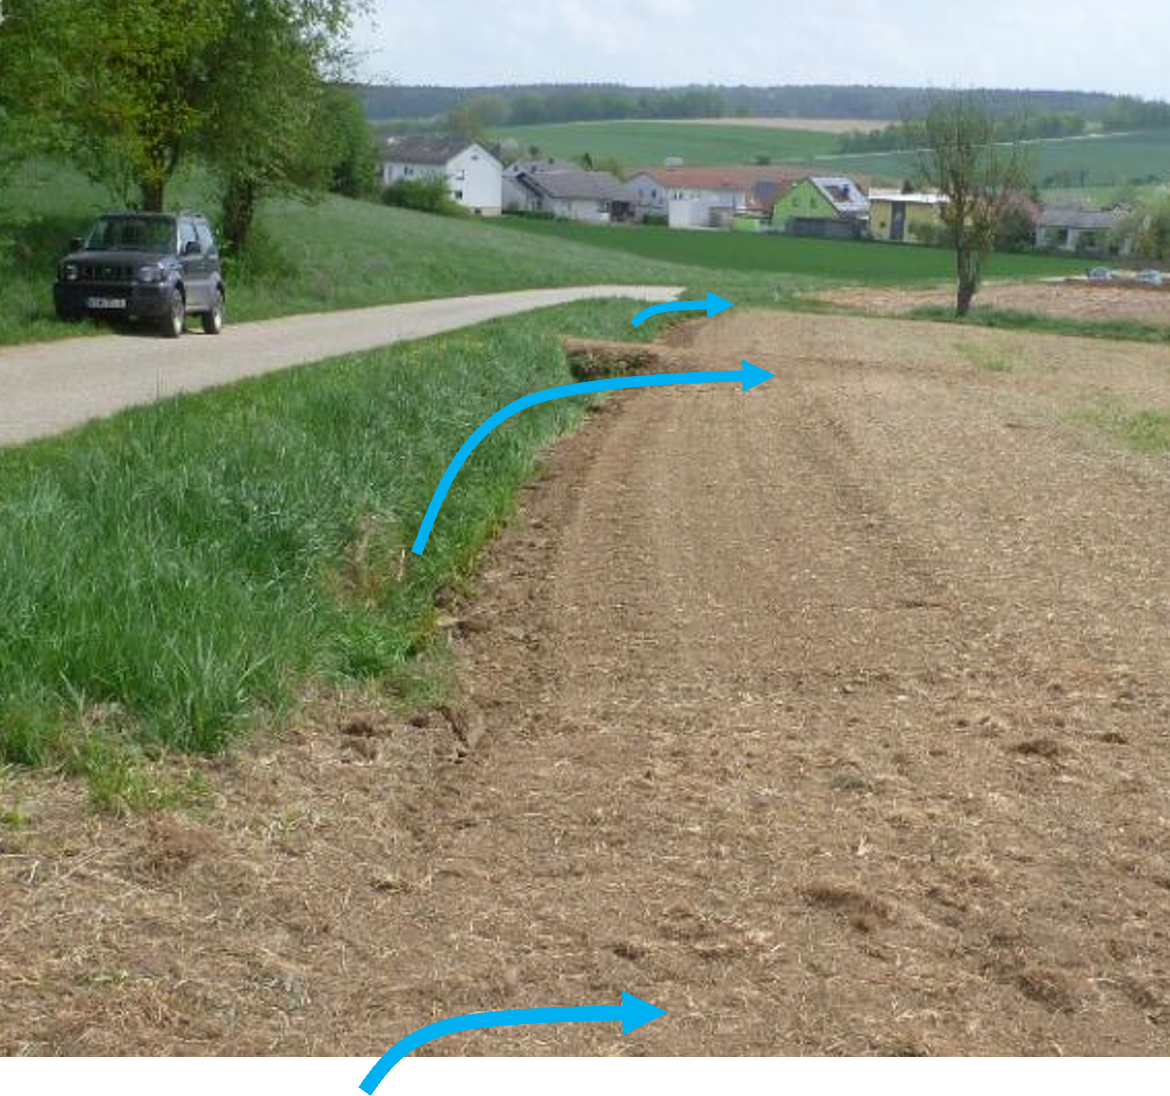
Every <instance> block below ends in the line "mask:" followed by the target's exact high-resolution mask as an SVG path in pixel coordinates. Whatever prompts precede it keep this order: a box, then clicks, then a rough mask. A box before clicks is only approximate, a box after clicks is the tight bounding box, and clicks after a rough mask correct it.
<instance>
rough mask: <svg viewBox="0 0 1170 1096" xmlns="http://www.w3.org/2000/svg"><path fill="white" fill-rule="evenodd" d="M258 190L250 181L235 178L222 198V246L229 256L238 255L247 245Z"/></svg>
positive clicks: (253, 218)
mask: <svg viewBox="0 0 1170 1096" xmlns="http://www.w3.org/2000/svg"><path fill="white" fill-rule="evenodd" d="M258 197H259V188H258V187H257V186H256V184H255V183H254V182H253V181H252V180H251V179H243V178H240V177H239V176H235V177H233V178H232V179H231V181H230V182H229V183H228V185H227V191H226V192H225V193H224V196H223V244H224V250H225V251H226V252H227V253H228V254H229V255H239V254H240V252H242V251H243V250H244V248H245V246H246V245H247V243H248V237H249V236H250V235H251V232H252V222H253V221H254V220H255V218H256V202H257V199H258Z"/></svg>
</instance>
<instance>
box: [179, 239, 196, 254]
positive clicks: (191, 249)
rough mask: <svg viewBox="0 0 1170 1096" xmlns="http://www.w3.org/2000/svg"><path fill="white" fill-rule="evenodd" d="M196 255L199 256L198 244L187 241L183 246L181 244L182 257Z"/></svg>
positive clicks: (193, 241)
mask: <svg viewBox="0 0 1170 1096" xmlns="http://www.w3.org/2000/svg"><path fill="white" fill-rule="evenodd" d="M198 254H199V244H198V242H197V241H195V240H188V241H187V242H186V243H185V244H183V255H184V256H186V255H198Z"/></svg>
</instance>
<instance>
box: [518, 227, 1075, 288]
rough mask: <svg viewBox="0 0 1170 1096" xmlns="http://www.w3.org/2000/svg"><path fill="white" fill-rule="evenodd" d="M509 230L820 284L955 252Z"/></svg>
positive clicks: (881, 280) (1015, 272)
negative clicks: (803, 279) (814, 281)
mask: <svg viewBox="0 0 1170 1096" xmlns="http://www.w3.org/2000/svg"><path fill="white" fill-rule="evenodd" d="M504 223H505V225H506V226H507V227H508V228H509V229H511V230H512V231H514V232H517V233H525V234H528V235H532V236H534V237H537V238H539V239H541V240H542V241H547V240H549V239H550V238H552V239H557V240H562V241H564V242H565V243H566V244H569V243H572V244H587V245H589V246H590V247H594V248H598V249H605V250H609V251H612V252H620V253H623V254H626V255H629V256H630V259H631V261H651V260H652V261H657V262H667V263H675V264H679V265H680V266H686V267H691V268H694V267H707V268H709V269H711V270H713V271H721V272H722V271H729V270H733V271H737V272H738V273H740V274H741V275H742V274H746V273H748V272H753V271H754V272H758V273H759V274H760V275H789V276H792V277H798V278H807V279H810V280H816V281H821V282H837V283H859V284H873V285H910V284H916V283H917V284H922V283H930V282H939V281H946V280H947V279H949V278H953V277H954V275H955V257H954V253H953V252H951V251H947V250H945V249H943V248H928V247H912V246H909V245H903V244H885V243H875V242H868V241H853V240H810V239H799V238H794V237H790V236H748V235H743V234H741V233H734V232H685V231H680V230H677V229H669V228H643V227H627V226H594V225H582V224H572V223H569V222H564V221H540V220H529V219H526V218H520V217H509V218H506V219H505V222H504ZM1083 270H1084V263H1083V262H1081V261H1079V260H1077V259H1063V258H1054V257H1050V256H1044V255H994V256H992V257H991V260H990V262H989V266H988V271H987V273H988V275H989V276H990V277H993V278H1020V279H1030V278H1046V277H1061V276H1064V275H1068V274H1077V273H1083Z"/></svg>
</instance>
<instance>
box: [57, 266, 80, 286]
mask: <svg viewBox="0 0 1170 1096" xmlns="http://www.w3.org/2000/svg"><path fill="white" fill-rule="evenodd" d="M61 273H62V274H63V275H64V276H65V280H66V281H67V282H75V281H77V279H78V277H79V276H80V275H81V270H80V268H79V267H78V265H77V264H76V263H66V264H65V265H64V266H63V267H62V268H61Z"/></svg>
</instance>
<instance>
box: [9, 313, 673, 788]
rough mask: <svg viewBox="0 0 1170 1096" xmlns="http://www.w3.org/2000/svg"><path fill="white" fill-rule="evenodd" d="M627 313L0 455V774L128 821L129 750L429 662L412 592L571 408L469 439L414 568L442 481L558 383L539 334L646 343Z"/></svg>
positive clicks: (421, 596)
mask: <svg viewBox="0 0 1170 1096" xmlns="http://www.w3.org/2000/svg"><path fill="white" fill-rule="evenodd" d="M631 308H632V306H631V305H630V303H629V302H626V303H615V302H604V303H593V304H586V305H578V306H573V307H569V308H564V309H558V310H555V311H551V312H544V313H537V314H534V315H530V316H526V317H522V318H517V319H510V320H506V321H500V322H497V323H493V324H489V325H486V326H483V327H480V328H476V329H473V330H470V331H467V332H464V333H459V334H453V335H450V336H445V337H441V338H437V339H431V340H426V341H422V342H417V343H413V344H407V345H403V346H399V347H392V348H388V349H385V350H383V351H379V352H376V353H372V354H367V355H361V356H355V357H348V358H342V359H338V360H336V361H333V362H330V363H327V364H324V365H321V366H314V367H309V368H304V369H299V370H294V371H291V372H288V373H283V374H279V375H276V376H272V377H267V378H262V379H258V380H254V381H249V382H245V383H242V384H238V385H235V386H233V387H231V388H226V389H220V390H216V391H212V392H208V393H204V394H200V395H195V396H188V397H184V398H180V399H175V400H171V401H169V402H165V403H162V404H159V405H157V406H154V407H150V408H146V409H138V410H132V411H128V412H125V413H123V414H121V415H118V416H116V417H115V418H113V419H111V420H108V421H105V422H101V423H97V424H94V425H92V426H89V427H86V428H85V429H83V430H81V431H79V432H77V433H75V434H73V435H69V436H66V437H63V438H58V439H53V440H49V441H45V442H41V443H37V444H35V445H30V446H26V447H23V448H19V449H11V450H6V451H2V452H0V606H3V612H0V761H7V762H10V763H19V764H26V765H33V766H46V765H49V766H53V765H57V766H62V767H63V768H65V769H66V770H68V771H72V772H79V773H83V774H85V775H87V776H88V777H89V778H90V780H91V786H92V787H93V788H94V794H95V795H96V796H97V797H98V799H99V800H101V801H103V802H120V801H124V800H126V799H131V800H132V799H134V798H135V797H136V796H138V797H139V798H140V797H141V796H140V793H139V791H136V787H137V786H136V785H135V784H134V782H133V772H134V764H133V762H134V759H135V758H136V757H138V756H139V751H140V750H141V749H143V748H144V747H150V746H152V745H154V746H161V747H164V748H167V749H177V750H182V751H194V752H212V751H216V750H219V749H221V748H223V747H224V746H226V745H228V744H229V743H231V742H232V741H233V740H234V739H235V738H236V737H237V736H238V735H240V734H241V732H243V731H244V730H245V728H246V727H247V726H248V724H249V721H250V719H251V717H253V716H254V715H255V714H256V713H257V712H259V711H263V710H280V709H281V708H282V707H283V706H285V705H286V704H288V703H289V702H290V701H291V700H293V699H294V698H295V697H296V695H297V692H298V689H299V688H300V687H301V686H302V685H304V684H305V683H306V682H308V681H311V680H321V679H326V680H337V679H341V680H347V679H371V678H373V679H378V680H380V681H382V682H389V683H390V684H391V685H393V683H394V681H395V680H396V675H402V674H403V672H404V671H405V670H406V669H407V668H408V667H409V666H410V665H411V664H412V660H414V659H416V657H417V656H419V655H420V654H422V653H424V652H426V651H427V649H428V646H429V645H430V644H431V642H432V637H433V634H434V614H435V609H434V594H435V592H436V590H437V589H438V588H440V587H441V586H443V585H445V584H448V583H450V582H452V581H454V580H455V579H456V577H457V576H458V575H460V574H461V573H463V572H464V571H465V570H466V569H467V568H468V566H469V565H470V564H471V563H472V561H473V560H474V558H475V556H476V553H477V552H478V551H479V550H480V548H481V546H482V545H483V544H484V543H485V541H487V540H488V539H489V538H490V537H491V536H492V535H493V534H494V533H495V532H496V531H497V529H498V528H499V526H500V525H501V523H502V522H503V521H504V520H505V519H506V517H507V516H508V514H509V512H510V511H511V509H512V507H513V504H514V499H515V496H516V492H517V491H518V489H519V487H520V486H521V485H522V483H523V482H524V481H525V480H526V479H528V478H529V477H530V476H531V474H532V470H533V467H534V462H535V460H536V455H537V453H538V451H539V450H540V449H541V447H542V446H544V445H545V444H547V443H548V442H549V441H550V440H551V439H552V438H554V437H555V436H556V435H557V434H559V433H561V432H562V431H564V430H566V429H567V428H569V427H570V426H571V425H572V424H573V423H574V422H575V421H576V420H577V418H578V417H579V416H580V415H581V414H582V410H583V405H582V403H581V402H580V401H574V402H565V401H561V402H556V403H551V404H546V405H543V406H541V407H539V408H537V409H534V410H532V411H530V412H527V413H525V414H524V415H522V416H520V417H518V418H517V419H514V420H512V422H510V423H509V424H507V425H506V426H505V427H503V428H502V429H501V430H499V431H497V432H496V433H495V434H494V435H492V437H491V438H490V439H489V440H488V441H486V442H485V443H484V445H483V446H482V447H481V448H480V449H479V450H478V451H477V452H476V454H475V455H474V456H473V457H472V459H471V460H470V461H469V463H468V465H467V466H466V468H465V469H464V470H463V471H462V473H461V474H460V476H459V479H458V480H457V482H456V485H455V487H454V488H453V489H452V491H451V493H450V495H449V497H448V498H447V500H446V502H445V504H444V507H443V511H442V514H441V515H440V518H439V521H438V523H437V524H436V526H435V529H434V532H433V535H432V537H431V540H430V543H429V545H428V548H427V551H426V554H425V556H424V557H422V558H418V557H415V556H413V555H411V553H410V544H411V540H412V537H413V534H414V532H415V531H416V529H417V526H418V523H419V522H420V520H421V519H422V516H423V514H424V512H425V510H426V507H427V505H428V503H429V502H430V498H431V495H432V493H433V491H434V489H435V487H436V485H437V484H438V482H439V480H440V478H441V475H442V473H443V471H444V470H445V468H446V466H447V464H448V463H449V461H450V460H451V458H452V457H453V456H454V454H455V453H456V451H457V450H458V448H459V446H460V445H462V443H463V442H464V441H465V440H466V439H467V437H468V436H469V435H470V434H471V433H472V432H473V431H474V430H475V428H476V427H478V426H479V425H480V424H481V423H482V422H484V421H485V420H486V419H487V418H489V417H490V416H491V415H492V414H494V413H495V412H496V411H498V410H499V409H500V408H501V407H503V406H505V405H506V404H508V403H510V402H511V401H513V400H514V399H517V398H519V397H521V396H523V395H526V394H528V393H530V392H534V391H539V390H541V389H544V388H549V387H553V386H555V385H558V384H563V383H569V382H570V380H571V378H570V376H569V373H568V369H567V366H566V365H565V361H564V356H563V354H562V352H561V350H560V348H559V345H558V343H557V336H558V335H561V334H569V335H578V336H583V337H599V338H608V339H614V338H633V337H643V338H647V337H650V335H651V334H652V332H647V331H644V332H643V333H642V334H641V335H640V336H639V335H638V334H637V333H635V331H634V329H633V328H632V327H631V326H630V323H629V319H630V316H631V315H632V311H631ZM648 327H654V324H650V325H648Z"/></svg>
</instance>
